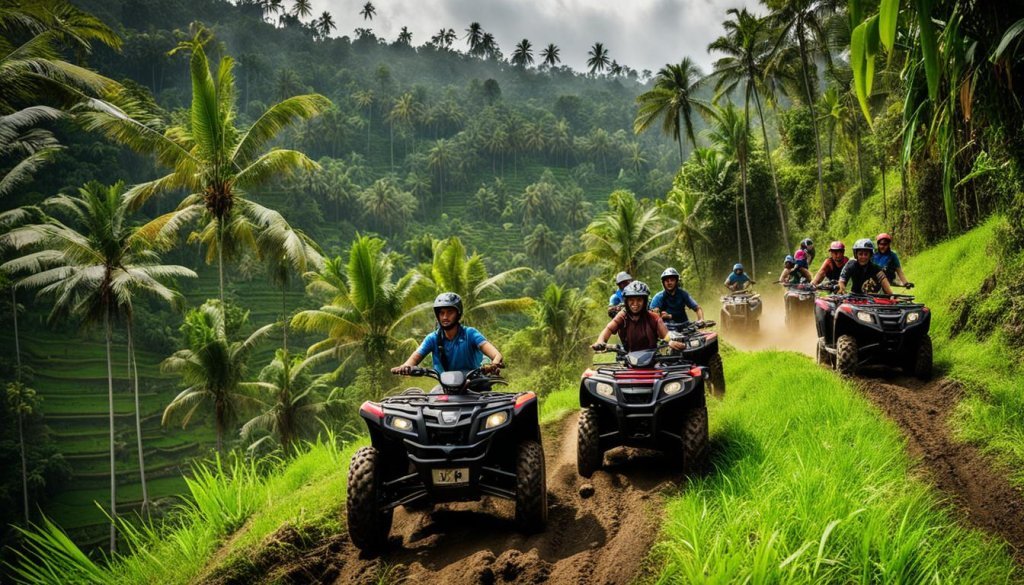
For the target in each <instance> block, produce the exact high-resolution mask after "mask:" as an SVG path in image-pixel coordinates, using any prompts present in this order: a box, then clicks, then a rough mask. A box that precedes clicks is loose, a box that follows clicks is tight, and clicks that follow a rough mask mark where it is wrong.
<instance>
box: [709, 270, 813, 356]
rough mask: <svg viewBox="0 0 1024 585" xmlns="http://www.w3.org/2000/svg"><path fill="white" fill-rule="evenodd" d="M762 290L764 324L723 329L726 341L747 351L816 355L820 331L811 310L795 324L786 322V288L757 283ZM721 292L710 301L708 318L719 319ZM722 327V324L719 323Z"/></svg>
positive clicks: (762, 321) (760, 291) (719, 328)
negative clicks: (747, 328) (752, 329)
mask: <svg viewBox="0 0 1024 585" xmlns="http://www.w3.org/2000/svg"><path fill="white" fill-rule="evenodd" d="M755 290H757V291H758V292H759V293H761V300H762V302H763V303H764V308H763V309H762V311H761V328H760V331H758V332H748V331H728V332H725V333H722V334H721V335H722V339H724V340H725V341H726V342H728V343H730V344H732V345H734V346H736V347H738V348H739V349H742V350H746V351H754V350H760V349H780V350H788V351H797V352H800V353H803V354H805V355H808V356H810V357H814V350H815V346H816V344H817V342H818V334H817V333H816V331H815V329H814V316H813V315H811V314H808V315H807V316H806V318H804V319H802V320H800V321H799V322H798V323H797V324H795V325H793V326H788V325H786V305H785V302H784V301H783V295H784V294H785V288H783V287H781V286H778V285H774V284H769V285H764V286H760V287H757V288H756V289H755ZM720 298H721V297H720V295H719V296H718V297H716V298H715V300H714V302H713V303H707V304H706V307H707V309H705V310H706V312H705V318H707V319H714V320H716V321H719V311H720V310H721V308H722V305H721V301H720ZM717 329H718V330H719V331H721V324H719V326H718V327H717Z"/></svg>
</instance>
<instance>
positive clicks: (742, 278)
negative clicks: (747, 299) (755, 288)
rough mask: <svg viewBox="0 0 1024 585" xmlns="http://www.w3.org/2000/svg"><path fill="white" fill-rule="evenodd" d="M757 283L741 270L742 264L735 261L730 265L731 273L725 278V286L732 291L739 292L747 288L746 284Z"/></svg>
mask: <svg viewBox="0 0 1024 585" xmlns="http://www.w3.org/2000/svg"><path fill="white" fill-rule="evenodd" d="M751 284H757V283H756V282H754V280H752V279H751V278H750V277H749V276H747V275H746V273H745V272H744V271H743V265H742V264H740V263H739V262H737V263H736V264H733V265H732V273H731V274H729V278H726V279H725V286H726V288H728V289H729V290H731V291H732V292H739V291H741V290H744V289H746V288H747V286H748V285H751Z"/></svg>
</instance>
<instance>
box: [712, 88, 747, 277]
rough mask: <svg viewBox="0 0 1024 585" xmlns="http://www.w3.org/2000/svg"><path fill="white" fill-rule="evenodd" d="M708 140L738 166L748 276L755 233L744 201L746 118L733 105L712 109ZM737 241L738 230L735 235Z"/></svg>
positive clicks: (745, 186) (745, 198)
mask: <svg viewBox="0 0 1024 585" xmlns="http://www.w3.org/2000/svg"><path fill="white" fill-rule="evenodd" d="M707 132H708V137H709V138H710V139H711V142H712V144H714V145H715V147H716V148H718V149H719V150H720V151H721V152H722V154H724V155H725V156H727V157H729V158H732V159H733V160H735V161H736V162H737V163H738V164H739V166H740V187H741V191H742V193H743V216H744V218H745V219H746V224H747V240H748V241H749V242H750V273H751V274H752V275H753V274H757V263H756V260H755V258H754V232H753V230H752V229H751V226H750V204H749V201H748V198H747V165H748V163H749V157H750V126H749V124H748V122H747V118H746V116H745V115H744V114H743V112H741V111H740V110H739V109H738V108H737V107H736V106H734V105H733V104H732V102H729V103H728V104H727V105H725V106H724V107H723V106H719V107H716V108H715V109H714V110H712V122H711V127H710V128H708V131H707ZM736 238H737V242H739V241H740V234H739V227H738V226H737V233H736Z"/></svg>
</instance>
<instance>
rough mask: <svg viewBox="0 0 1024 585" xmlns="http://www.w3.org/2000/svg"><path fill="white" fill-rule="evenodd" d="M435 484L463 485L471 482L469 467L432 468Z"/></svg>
mask: <svg viewBox="0 0 1024 585" xmlns="http://www.w3.org/2000/svg"><path fill="white" fill-rule="evenodd" d="M431 473H433V475H434V485H462V484H465V483H469V468H468V467H458V468H456V469H432V470H431Z"/></svg>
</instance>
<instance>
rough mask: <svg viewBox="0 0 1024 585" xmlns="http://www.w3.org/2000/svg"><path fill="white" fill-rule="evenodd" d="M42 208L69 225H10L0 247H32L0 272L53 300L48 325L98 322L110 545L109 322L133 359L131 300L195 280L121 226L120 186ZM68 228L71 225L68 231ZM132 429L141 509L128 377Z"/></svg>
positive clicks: (172, 298) (147, 234) (113, 510)
mask: <svg viewBox="0 0 1024 585" xmlns="http://www.w3.org/2000/svg"><path fill="white" fill-rule="evenodd" d="M42 207H43V208H44V209H48V210H55V211H58V212H60V213H62V214H65V215H67V216H68V217H69V218H70V219H71V220H72V221H71V224H72V225H68V224H65V223H62V222H61V221H60V220H59V219H56V218H54V217H50V218H48V219H47V221H46V222H45V223H41V224H32V225H26V226H21V227H18V228H15V229H13V230H11V231H10V232H8V233H7V234H5V235H4V236H2V237H0V246H10V247H13V248H16V249H18V250H35V251H34V252H30V253H28V254H26V255H24V256H21V257H19V258H16V259H14V260H10V261H8V262H6V263H5V264H4V265H3V266H0V270H3V271H4V272H8V273H20V272H23V271H24V272H31V273H32V274H31V275H29V276H26V277H25V278H22V279H21V280H20V281H19V283H18V286H23V287H26V288H37V289H39V291H38V296H45V297H53V299H54V306H53V310H52V311H51V313H50V318H51V320H56V319H58V318H60V317H64V316H76V317H80V318H81V319H82V320H83V321H84V322H85V323H86V324H95V323H99V322H102V323H103V330H104V334H105V340H106V351H107V392H108V407H109V423H110V516H111V527H110V546H111V551H113V550H114V547H115V544H116V535H117V532H116V518H117V504H116V502H117V481H116V480H117V475H116V469H115V460H114V454H115V450H114V445H115V443H114V375H113V369H112V368H113V366H112V361H111V345H112V343H113V324H112V321H114V320H116V319H118V318H122V317H123V318H126V319H127V320H128V335H129V351H130V356H131V357H130V358H129V359H130V361H134V347H133V346H132V341H131V316H132V314H133V300H134V298H135V296H136V295H138V294H140V293H146V294H150V295H153V296H156V297H158V298H160V299H163V300H164V301H167V302H169V303H176V302H177V301H178V298H179V295H178V294H177V293H176V292H174V291H172V290H171V289H170V288H168V287H167V286H166V285H164V284H163V283H162V282H161V281H162V280H164V279H167V278H176V277H193V278H194V277H195V276H196V274H195V273H194V272H192V271H191V270H189V269H187V268H184V267H182V266H169V265H161V264H158V261H159V258H158V257H157V255H156V252H155V250H154V247H155V245H157V244H158V243H159V241H160V239H159V237H157V235H156V234H154V233H152V232H151V231H148V230H146V229H145V228H141V229H140V228H135V227H133V226H131V225H129V221H128V220H129V219H130V213H131V207H130V201H129V198H128V197H127V195H126V193H125V191H124V186H123V185H122V184H121V183H118V184H115V185H113V186H111V187H104V186H103V185H100V184H98V183H90V184H88V185H86V186H85V187H83V188H82V189H79V191H78V195H77V196H70V195H58V196H55V197H51V198H49V199H47V200H46V201H44V202H43V204H42ZM75 225H77V226H79V227H77V228H76V227H74V226H75ZM134 390H135V429H136V434H137V436H138V451H139V472H140V474H141V475H142V485H143V504H144V505H145V502H146V501H147V500H148V493H147V492H146V487H145V486H146V482H145V464H144V459H143V451H142V427H141V422H140V418H139V394H138V377H137V375H136V377H135V388H134Z"/></svg>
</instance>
